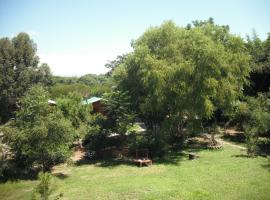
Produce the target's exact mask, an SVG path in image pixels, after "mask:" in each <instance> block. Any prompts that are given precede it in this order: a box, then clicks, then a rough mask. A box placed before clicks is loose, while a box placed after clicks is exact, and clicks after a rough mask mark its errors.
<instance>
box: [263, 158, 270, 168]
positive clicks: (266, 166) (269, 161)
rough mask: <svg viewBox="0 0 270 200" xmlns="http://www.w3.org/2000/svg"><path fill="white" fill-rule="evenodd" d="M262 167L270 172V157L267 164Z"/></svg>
mask: <svg viewBox="0 0 270 200" xmlns="http://www.w3.org/2000/svg"><path fill="white" fill-rule="evenodd" d="M262 167H263V168H266V169H268V171H269V172H270V157H268V160H267V163H265V164H263V165H262Z"/></svg>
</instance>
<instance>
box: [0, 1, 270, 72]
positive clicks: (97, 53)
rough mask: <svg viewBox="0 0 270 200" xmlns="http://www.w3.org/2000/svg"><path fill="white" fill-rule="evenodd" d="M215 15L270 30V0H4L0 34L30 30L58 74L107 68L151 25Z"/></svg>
mask: <svg viewBox="0 0 270 200" xmlns="http://www.w3.org/2000/svg"><path fill="white" fill-rule="evenodd" d="M209 17H213V18H214V20H215V22H216V23H217V24H222V25H223V24H228V25H229V26H230V28H231V32H232V33H234V34H237V35H241V36H242V37H245V36H246V35H247V34H251V33H252V29H255V30H256V32H257V33H258V35H259V36H260V37H261V38H262V39H265V38H266V37H267V33H268V32H270V23H269V19H270V1H268V0H253V1H251V0H226V1H225V0H223V1H222V0H182V1H181V0H178V1H177V0H167V1H166V0H163V1H159V0H133V1H131V0H129V1H128V0H114V1H112V0H111V1H109V0H107V1H105V0H96V1H94V0H88V1H87V0H77V1H75V0H73V1H72V0H44V1H41V0H40V1H38V0H21V1H19V0H17V1H16V0H0V37H13V36H14V35H16V34H17V33H19V32H22V31H23V32H27V33H29V34H30V35H31V37H32V38H33V40H34V41H35V43H37V46H38V55H39V56H40V59H41V62H47V63H48V64H49V65H50V67H51V69H52V72H53V74H54V75H65V76H79V75H83V74H87V73H96V74H99V73H104V72H106V70H107V69H106V68H105V67H104V65H105V64H106V63H107V61H108V60H113V59H114V58H115V57H116V56H117V55H120V54H123V53H126V52H129V51H131V50H132V49H131V47H130V42H131V40H132V39H136V38H138V37H139V36H140V35H141V34H142V33H143V32H144V31H145V30H146V29H147V28H148V27H150V26H157V25H160V24H161V23H162V22H163V21H164V20H173V21H174V22H175V23H176V24H178V25H180V26H185V25H186V24H187V23H190V22H191V21H193V20H196V19H199V20H205V19H208V18H209Z"/></svg>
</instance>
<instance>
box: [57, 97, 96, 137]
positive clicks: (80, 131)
mask: <svg viewBox="0 0 270 200" xmlns="http://www.w3.org/2000/svg"><path fill="white" fill-rule="evenodd" d="M82 101H83V99H82V97H81V96H80V95H78V94H76V93H69V94H68V95H67V96H65V97H64V96H63V97H62V98H58V99H57V107H58V108H59V109H60V110H61V111H62V113H63V115H64V117H65V118H66V119H68V120H69V121H70V122H71V124H72V126H73V127H74V129H75V132H76V134H75V135H76V137H77V138H84V136H85V135H86V133H87V131H88V130H87V129H88V128H89V127H88V124H89V123H90V121H91V120H92V116H91V111H92V106H91V105H83V103H82Z"/></svg>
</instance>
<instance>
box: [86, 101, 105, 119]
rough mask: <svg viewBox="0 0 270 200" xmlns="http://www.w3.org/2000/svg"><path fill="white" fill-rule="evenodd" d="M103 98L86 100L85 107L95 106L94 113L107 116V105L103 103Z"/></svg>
mask: <svg viewBox="0 0 270 200" xmlns="http://www.w3.org/2000/svg"><path fill="white" fill-rule="evenodd" d="M102 100H103V99H102V98H99V97H92V98H90V99H86V100H84V101H83V104H84V105H89V104H92V106H93V111H94V112H96V113H101V114H103V115H105V105H104V103H103V102H102Z"/></svg>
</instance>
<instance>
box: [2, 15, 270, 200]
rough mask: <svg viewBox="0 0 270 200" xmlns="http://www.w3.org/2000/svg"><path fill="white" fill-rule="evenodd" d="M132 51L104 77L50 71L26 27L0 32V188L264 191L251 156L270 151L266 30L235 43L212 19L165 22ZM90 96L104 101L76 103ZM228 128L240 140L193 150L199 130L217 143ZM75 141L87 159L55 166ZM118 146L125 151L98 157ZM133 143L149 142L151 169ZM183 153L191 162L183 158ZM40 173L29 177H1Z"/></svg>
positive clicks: (255, 194) (147, 195) (146, 193)
mask: <svg viewBox="0 0 270 200" xmlns="http://www.w3.org/2000/svg"><path fill="white" fill-rule="evenodd" d="M132 48H133V51H132V52H130V53H128V54H125V55H121V56H118V57H117V58H116V60H113V61H110V62H109V63H108V64H106V67H108V68H109V69H110V71H109V72H108V73H107V74H106V75H93V74H87V75H84V76H81V77H58V76H52V75H51V72H50V68H49V66H48V65H47V64H40V65H39V61H38V57H37V55H36V45H35V44H34V42H33V41H32V40H31V39H30V37H29V36H28V35H27V34H26V33H20V34H18V35H17V36H15V37H14V38H12V39H9V38H0V125H1V127H0V148H1V150H2V149H3V147H5V148H8V150H7V152H8V154H7V155H6V152H4V151H3V150H2V152H1V154H0V155H1V158H0V178H1V181H3V182H5V183H2V184H0V196H1V197H2V198H3V199H10V198H11V199H12V198H13V199H29V198H30V193H29V191H30V190H32V188H33V187H34V188H35V189H34V192H33V194H32V198H33V199H36V198H39V197H40V198H41V199H49V197H51V198H54V199H59V198H61V197H62V196H63V194H64V195H65V198H67V199H75V198H76V199H89V198H94V199H96V198H100V199H179V198H181V199H267V198H268V197H269V196H270V194H269V189H268V188H269V186H270V185H269V183H270V176H269V174H268V172H267V170H269V159H268V160H267V158H263V157H256V156H259V155H262V156H268V155H269V153H270V135H269V133H270V114H269V113H270V97H269V95H270V93H269V87H270V81H269V80H270V79H269V77H270V71H269V69H270V66H269V63H270V62H269V59H270V35H269V36H268V38H267V39H266V40H265V41H262V40H260V39H259V38H258V37H257V36H256V34H255V33H254V35H253V36H252V37H250V36H249V37H247V40H244V39H243V38H241V37H239V36H236V35H233V34H231V33H230V29H229V26H227V25H225V26H224V25H217V24H215V23H214V20H213V19H212V18H210V19H208V20H206V21H198V20H196V21H194V22H192V24H188V25H187V26H186V27H179V26H177V25H176V24H174V22H172V21H166V22H164V23H163V24H162V25H161V26H158V27H151V28H149V29H148V30H147V31H146V32H145V33H143V34H142V35H141V36H140V37H139V38H138V39H137V40H134V41H133V42H132ZM91 96H99V97H102V101H101V102H99V103H98V105H97V104H93V105H85V104H84V103H83V102H84V100H85V99H88V98H90V97H91ZM51 99H53V100H55V101H56V103H55V104H54V103H53V104H50V103H49V102H50V101H49V100H51ZM95 105H96V106H102V107H104V112H102V113H98V112H97V110H96V109H94V108H95ZM134 123H135V124H136V125H135V126H134ZM138 124H140V125H141V126H144V125H145V127H146V129H145V130H144V129H142V128H141V127H140V126H139V125H138ZM226 126H234V128H236V129H240V131H242V132H243V134H244V140H243V141H244V142H245V145H243V146H237V145H233V144H230V143H229V144H230V145H225V148H224V149H223V150H220V151H210V150H207V149H201V148H195V149H192V146H191V145H192V144H191V143H190V141H192V139H195V140H196V137H195V136H198V135H201V134H205V133H208V134H211V137H208V135H207V134H206V135H204V136H205V137H207V138H211V145H210V146H211V148H216V147H220V146H219V142H218V140H216V139H215V137H214V136H215V135H216V134H220V132H221V130H223V128H226ZM136 127H137V128H136ZM232 146H233V147H232ZM74 147H75V148H74ZM206 147H209V145H206ZM239 148H240V149H242V150H243V149H246V151H247V154H243V153H242V152H240V150H239ZM74 149H79V150H81V149H84V150H85V151H86V155H88V157H89V158H91V159H92V161H89V160H88V161H87V160H83V159H82V160H80V161H78V162H76V163H73V164H75V165H72V166H66V165H64V164H62V165H58V164H60V163H64V162H67V161H68V160H70V159H69V158H70V157H71V154H72V152H73V150H74ZM115 149H116V150H118V151H120V152H121V153H118V157H121V158H123V157H124V159H120V158H119V159H112V158H111V159H105V157H106V156H104V152H110V153H111V154H113V153H112V152H113V151H114V150H115ZM138 149H147V150H149V152H150V153H149V155H150V156H151V158H152V159H154V163H155V164H154V166H153V167H151V168H146V169H139V168H137V167H136V166H134V164H133V163H130V160H132V156H133V153H134V152H135V151H136V150H138ZM122 150H127V151H128V152H127V153H126V154H125V155H123V154H122ZM189 152H193V153H194V152H197V154H198V155H199V159H197V160H195V161H192V162H191V161H189V160H187V153H189ZM90 153H91V156H89V155H90ZM111 154H110V156H109V157H112V155H111ZM249 157H253V159H250V158H249ZM69 163H70V162H69ZM52 167H54V169H53V170H52ZM40 170H42V171H43V173H40V175H39V181H40V182H39V183H38V184H36V181H35V180H28V181H23V180H19V181H18V182H14V183H12V182H9V180H14V179H22V178H26V179H30V178H31V179H35V178H37V177H36V175H37V172H39V171H40ZM57 170H60V172H59V173H57ZM11 172H12V173H13V172H14V174H15V175H14V174H12V173H11ZM18 172H20V173H22V174H23V175H24V176H17V175H18V174H19V173H18ZM44 172H45V173H44ZM47 172H48V173H47ZM49 172H52V173H53V174H54V176H51V175H50V173H49ZM13 175H14V176H13ZM2 179H3V180H2ZM53 181H56V182H58V183H60V184H59V185H60V188H59V191H60V192H61V193H60V195H57V194H56V192H55V191H54V190H52V189H53V186H52V185H51V182H53ZM213 185H215V187H213ZM251 187H252V190H251V189H250V188H251ZM26 191H28V192H26ZM228 191H230V193H228Z"/></svg>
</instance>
